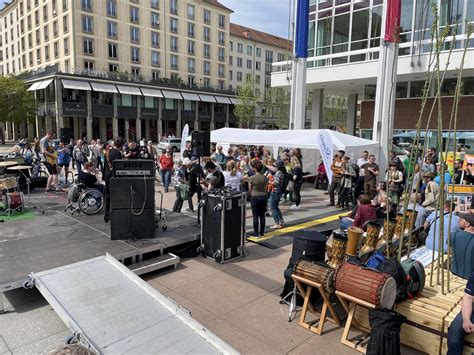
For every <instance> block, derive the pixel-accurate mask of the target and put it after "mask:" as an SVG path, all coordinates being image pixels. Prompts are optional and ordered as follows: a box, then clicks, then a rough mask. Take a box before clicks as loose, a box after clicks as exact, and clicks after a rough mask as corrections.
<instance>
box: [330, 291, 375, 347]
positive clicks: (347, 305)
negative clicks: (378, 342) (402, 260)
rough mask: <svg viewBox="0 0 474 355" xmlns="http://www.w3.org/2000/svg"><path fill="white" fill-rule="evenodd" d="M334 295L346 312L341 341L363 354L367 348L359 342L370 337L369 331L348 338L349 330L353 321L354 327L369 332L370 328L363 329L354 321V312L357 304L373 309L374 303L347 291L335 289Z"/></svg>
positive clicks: (363, 341)
mask: <svg viewBox="0 0 474 355" xmlns="http://www.w3.org/2000/svg"><path fill="white" fill-rule="evenodd" d="M336 296H337V298H338V299H339V301H340V302H341V304H342V306H343V307H344V310H345V311H346V312H347V320H346V325H345V327H344V332H343V333H342V337H341V343H342V344H344V345H347V346H348V347H350V348H352V349H354V350H357V351H358V352H360V353H363V354H365V353H366V352H367V348H366V347H365V346H364V345H361V344H362V343H366V340H367V339H368V338H369V337H370V333H369V334H366V335H363V336H359V337H357V338H355V339H354V338H353V339H349V332H350V330H351V326H352V325H353V324H352V323H354V326H355V327H357V328H359V329H363V330H367V331H369V332H370V329H364V328H362V327H361V326H360V325H358V324H357V323H356V322H355V320H354V314H355V312H356V308H357V306H361V307H363V308H366V309H367V310H369V309H375V308H376V305H375V304H373V303H369V302H366V301H363V300H360V299H358V298H355V297H353V296H351V295H348V294H347V293H344V292H340V291H336Z"/></svg>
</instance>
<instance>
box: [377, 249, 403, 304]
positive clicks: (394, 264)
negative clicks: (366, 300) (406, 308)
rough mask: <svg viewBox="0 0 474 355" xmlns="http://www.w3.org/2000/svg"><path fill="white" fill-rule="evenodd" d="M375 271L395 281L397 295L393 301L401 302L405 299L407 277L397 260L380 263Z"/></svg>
mask: <svg viewBox="0 0 474 355" xmlns="http://www.w3.org/2000/svg"><path fill="white" fill-rule="evenodd" d="M377 270H379V271H382V272H385V273H386V274H389V275H390V276H392V277H393V278H394V279H395V282H396V283H397V295H396V299H395V301H396V302H401V301H403V300H404V299H405V297H406V289H407V275H406V273H405V270H404V268H403V267H402V265H401V264H400V263H399V262H398V260H397V258H389V259H386V260H385V261H382V262H381V263H380V264H379V265H378V266H377Z"/></svg>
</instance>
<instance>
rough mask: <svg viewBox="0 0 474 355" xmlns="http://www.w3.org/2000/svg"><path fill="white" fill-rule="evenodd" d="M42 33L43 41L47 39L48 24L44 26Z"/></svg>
mask: <svg viewBox="0 0 474 355" xmlns="http://www.w3.org/2000/svg"><path fill="white" fill-rule="evenodd" d="M43 34H44V41H45V42H47V41H49V26H48V25H46V26H44V28H43Z"/></svg>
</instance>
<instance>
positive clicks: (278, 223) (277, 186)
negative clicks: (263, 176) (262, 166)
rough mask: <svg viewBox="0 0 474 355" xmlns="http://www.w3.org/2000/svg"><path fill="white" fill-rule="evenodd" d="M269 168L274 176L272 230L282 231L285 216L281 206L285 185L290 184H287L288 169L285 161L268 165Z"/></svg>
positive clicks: (271, 194)
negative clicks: (273, 222)
mask: <svg viewBox="0 0 474 355" xmlns="http://www.w3.org/2000/svg"><path fill="white" fill-rule="evenodd" d="M267 168H268V169H269V170H270V171H272V175H273V189H272V192H271V193H270V203H269V205H270V211H271V212H272V216H273V220H274V221H275V224H274V225H273V226H271V227H270V228H272V229H281V228H282V227H283V225H284V223H285V222H284V220H283V215H282V214H281V210H280V207H279V206H278V205H279V204H280V199H281V196H282V195H283V192H284V190H285V188H286V186H285V185H287V184H288V182H285V176H286V175H287V174H286V168H285V163H284V162H283V160H281V159H278V160H277V161H276V162H275V166H270V165H267Z"/></svg>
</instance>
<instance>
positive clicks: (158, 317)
mask: <svg viewBox="0 0 474 355" xmlns="http://www.w3.org/2000/svg"><path fill="white" fill-rule="evenodd" d="M25 286H29V287H33V286H36V287H37V288H38V290H39V291H40V292H41V293H42V294H43V296H44V297H45V298H46V300H47V301H48V302H49V303H50V305H51V306H52V307H53V308H54V310H55V311H56V313H57V314H58V315H59V316H60V317H61V319H62V320H63V321H64V322H65V323H66V325H67V326H68V327H69V329H70V330H71V331H72V332H73V333H74V334H75V336H76V338H77V340H78V341H79V342H80V343H81V344H83V345H85V346H88V347H90V348H92V349H94V350H95V351H96V352H97V353H99V354H126V353H135V354H159V353H161V354H188V353H192V354H219V353H223V354H236V353H237V351H236V350H235V349H233V348H232V347H231V346H230V345H228V344H227V343H225V342H224V341H223V340H221V339H220V338H218V337H217V336H216V335H214V334H213V333H211V332H210V331H209V330H207V329H206V328H204V327H203V326H202V325H201V324H199V323H198V322H197V321H195V320H194V319H193V318H192V317H191V315H190V314H189V312H188V311H186V310H185V309H183V308H182V307H180V306H179V305H178V304H176V303H174V301H172V300H171V299H168V298H166V297H165V296H163V295H162V294H161V293H159V292H158V291H157V290H155V289H154V288H153V287H151V286H150V285H148V284H147V283H146V282H145V281H143V280H142V279H140V278H139V277H138V276H137V275H135V274H134V273H133V272H132V271H130V270H129V269H127V267H125V266H124V265H122V264H121V263H120V262H119V261H117V260H116V259H115V258H114V257H112V256H111V255H109V254H107V255H105V256H100V257H97V258H93V259H89V260H85V261H81V262H78V263H74V264H70V265H66V266H63V267H59V268H56V269H51V270H47V271H43V272H39V273H32V274H31V275H30V281H29V282H28V283H27V284H25Z"/></svg>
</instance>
